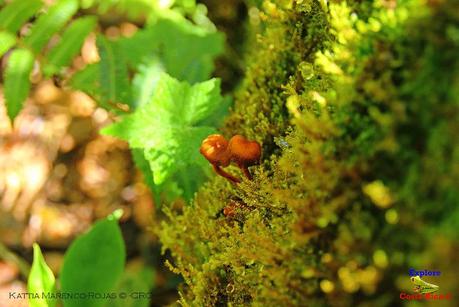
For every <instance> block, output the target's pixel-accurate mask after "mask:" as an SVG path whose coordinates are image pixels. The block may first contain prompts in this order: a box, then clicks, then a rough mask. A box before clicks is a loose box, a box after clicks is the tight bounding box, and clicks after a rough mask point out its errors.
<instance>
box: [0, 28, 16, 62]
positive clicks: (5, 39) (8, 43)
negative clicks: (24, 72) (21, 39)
mask: <svg viewBox="0 0 459 307" xmlns="http://www.w3.org/2000/svg"><path fill="white" fill-rule="evenodd" d="M14 44H16V36H15V35H13V34H11V33H10V32H7V31H0V57H1V56H2V55H3V54H5V52H7V51H8V50H10V48H11V47H13V46H14Z"/></svg>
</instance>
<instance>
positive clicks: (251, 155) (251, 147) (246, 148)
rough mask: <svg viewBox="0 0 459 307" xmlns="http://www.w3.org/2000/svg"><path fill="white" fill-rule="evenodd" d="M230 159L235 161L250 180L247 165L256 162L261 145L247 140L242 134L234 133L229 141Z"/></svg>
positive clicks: (259, 154) (259, 155)
mask: <svg viewBox="0 0 459 307" xmlns="http://www.w3.org/2000/svg"><path fill="white" fill-rule="evenodd" d="M229 151H230V152H231V161H234V162H236V164H237V165H238V166H239V168H240V169H241V170H242V172H243V173H244V175H245V176H246V177H247V178H248V179H250V180H252V175H251V174H250V171H249V166H252V165H255V164H258V162H259V161H260V157H261V146H260V144H258V142H257V141H249V140H247V139H246V138H245V137H243V136H242V135H235V136H233V137H232V138H231V140H230V141H229Z"/></svg>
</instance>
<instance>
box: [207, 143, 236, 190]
mask: <svg viewBox="0 0 459 307" xmlns="http://www.w3.org/2000/svg"><path fill="white" fill-rule="evenodd" d="M199 152H200V153H201V154H202V155H203V156H204V157H205V158H206V159H207V161H209V162H210V164H212V166H213V167H214V170H215V172H216V173H217V174H219V175H220V176H223V177H225V178H226V179H228V180H230V181H231V182H233V183H239V182H240V180H239V179H238V178H236V177H234V176H233V175H231V174H229V173H227V172H225V171H224V170H223V169H222V168H221V167H222V166H223V167H226V166H228V165H229V164H230V162H231V154H230V152H229V150H228V141H227V140H226V139H225V137H224V136H223V135H220V134H211V135H209V136H208V137H207V138H205V139H204V141H202V144H201V148H200V149H199Z"/></svg>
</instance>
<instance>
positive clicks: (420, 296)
mask: <svg viewBox="0 0 459 307" xmlns="http://www.w3.org/2000/svg"><path fill="white" fill-rule="evenodd" d="M409 275H410V280H411V282H412V284H413V285H414V288H413V291H414V292H415V293H414V294H407V293H404V292H401V293H400V299H402V300H450V299H451V293H447V294H437V293H436V292H437V291H438V290H439V289H440V287H439V286H438V285H436V284H434V283H430V282H427V281H425V280H423V279H422V277H423V276H432V277H438V276H440V275H441V272H440V271H429V270H424V271H416V270H415V269H410V270H409Z"/></svg>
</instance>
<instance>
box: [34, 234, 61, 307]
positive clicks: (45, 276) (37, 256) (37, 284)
mask: <svg viewBox="0 0 459 307" xmlns="http://www.w3.org/2000/svg"><path fill="white" fill-rule="evenodd" d="M55 284H56V280H55V278H54V274H53V272H52V271H51V269H50V268H49V267H48V265H47V264H46V262H45V259H44V258H43V255H42V253H41V250H40V247H39V246H38V244H36V243H35V244H34V245H33V263H32V267H31V269H30V274H29V278H28V281H27V290H28V291H29V293H34V294H35V293H37V294H39V297H40V298H35V297H34V296H31V297H29V304H30V307H52V306H55V305H56V300H54V299H46V298H43V297H42V293H44V294H46V295H49V294H51V293H53V292H54V291H55Z"/></svg>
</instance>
